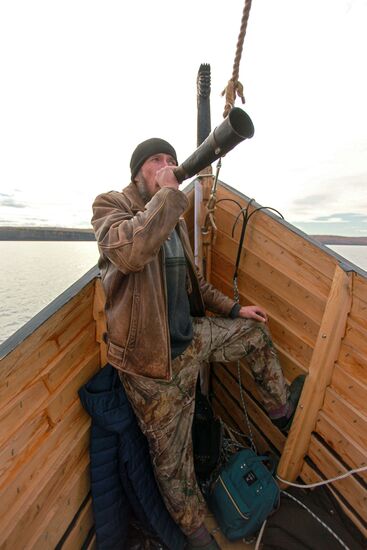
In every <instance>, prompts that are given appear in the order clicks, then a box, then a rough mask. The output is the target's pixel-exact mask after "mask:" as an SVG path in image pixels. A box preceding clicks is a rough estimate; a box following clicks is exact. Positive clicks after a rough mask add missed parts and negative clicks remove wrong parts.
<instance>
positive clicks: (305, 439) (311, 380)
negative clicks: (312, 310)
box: [277, 266, 352, 481]
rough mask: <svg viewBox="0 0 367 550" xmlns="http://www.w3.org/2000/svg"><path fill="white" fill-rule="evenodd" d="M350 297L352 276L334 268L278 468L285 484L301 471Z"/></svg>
mask: <svg viewBox="0 0 367 550" xmlns="http://www.w3.org/2000/svg"><path fill="white" fill-rule="evenodd" d="M351 296H352V276H351V274H350V273H346V272H345V271H343V270H342V269H341V268H340V267H339V266H337V267H336V269H335V272H334V278H333V282H332V285H331V289H330V293H329V297H328V300H327V303H326V307H325V311H324V315H323V318H322V321H321V326H320V330H319V334H318V337H317V340H316V344H315V347H314V351H313V354H312V358H311V362H310V366H309V372H308V376H307V378H306V381H305V385H304V388H303V392H302V395H301V399H300V401H299V404H298V407H297V412H296V415H295V417H294V420H293V423H292V427H291V430H290V433H289V436H288V438H287V441H286V444H285V447H284V450H283V453H282V456H281V459H280V462H279V466H278V471H277V473H278V475H279V477H281V478H282V479H285V480H287V481H294V480H295V479H296V478H297V476H298V475H299V473H300V471H301V468H302V463H303V459H304V456H305V455H306V453H307V450H308V447H309V443H310V439H311V434H312V431H313V430H314V427H315V424H316V420H317V416H318V413H319V410H320V409H321V407H322V404H323V401H324V397H325V391H326V388H327V386H329V385H330V381H331V377H332V373H333V368H334V363H335V361H336V360H337V358H338V354H339V349H340V344H341V340H342V338H343V336H344V334H345V328H346V322H347V317H348V313H349V311H350V308H351V301H352V297H351Z"/></svg>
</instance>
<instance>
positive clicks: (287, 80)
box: [0, 0, 367, 236]
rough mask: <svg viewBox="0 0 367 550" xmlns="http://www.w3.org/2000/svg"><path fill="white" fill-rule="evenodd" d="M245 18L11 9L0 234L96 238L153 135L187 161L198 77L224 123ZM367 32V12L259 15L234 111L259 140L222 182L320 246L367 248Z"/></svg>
mask: <svg viewBox="0 0 367 550" xmlns="http://www.w3.org/2000/svg"><path fill="white" fill-rule="evenodd" d="M243 5H244V1H243V0H230V1H228V0H227V1H226V2H224V1H221V2H219V0H196V1H195V2H194V1H192V0H185V1H181V2H177V1H172V0H154V1H149V0H140V1H135V2H124V1H122V0H119V1H116V0H105V1H104V2H102V1H101V0H99V1H97V0H72V1H71V0H63V1H61V0H58V1H55V0H44V1H41V0H32V1H31V2H30V1H29V0H28V1H25V0H23V1H20V0H2V1H1V2H0V75H1V86H0V225H30V226H32V225H36V226H39V225H41V226H45V225H51V226H64V227H89V226H90V219H91V213H92V211H91V205H92V202H93V200H94V198H95V196H96V195H97V194H99V193H102V192H104V191H109V190H111V189H115V190H121V189H122V188H123V187H125V186H126V185H127V184H128V183H129V162H130V157H131V154H132V151H133V150H134V148H135V146H136V145H137V144H138V143H139V142H140V141H142V140H144V139H147V138H149V137H162V138H164V139H166V140H168V141H170V142H171V143H172V144H173V145H174V146H175V148H176V151H177V154H178V157H179V160H180V161H183V160H185V159H186V158H187V157H188V156H189V155H190V154H191V153H192V152H193V151H194V150H195V148H196V77H197V72H198V69H199V66H200V64H201V63H209V64H210V66H211V120H212V128H214V127H215V126H217V125H219V124H220V123H221V122H222V120H223V116H222V113H223V108H224V99H223V97H222V96H221V91H222V90H223V88H224V87H225V86H226V84H227V82H228V80H229V78H230V77H231V75H232V66H233V60H234V54H235V48H236V43H237V37H238V33H239V29H240V22H241V16H242V10H243ZM366 24H367V0H307V1H306V0H303V1H302V2H301V1H296V0H277V1H275V0H253V2H252V8H251V12H250V19H249V23H248V29H247V34H246V37H245V43H244V50H243V54H242V59H241V65H240V81H241V82H242V84H243V85H244V89H245V97H246V103H245V105H244V106H243V105H242V104H241V102H240V101H239V100H238V101H237V102H236V106H238V107H242V108H244V109H245V110H246V112H247V113H248V114H249V115H250V117H251V119H252V120H253V123H254V126H255V135H254V137H253V138H252V139H248V140H245V141H244V142H243V143H241V144H239V145H238V146H237V147H236V148H235V149H234V150H233V151H231V152H230V153H228V154H227V155H226V157H225V158H224V159H223V166H222V169H221V174H220V179H221V180H222V181H225V182H226V183H228V184H229V185H231V186H232V187H235V188H237V189H238V190H239V191H241V192H242V193H244V194H245V195H247V196H248V197H251V198H254V199H255V200H256V201H257V202H258V203H260V204H262V205H265V206H272V207H274V208H276V209H278V210H279V211H281V212H282V214H283V215H284V217H285V219H286V220H287V221H289V222H290V223H293V224H295V225H296V226H298V227H299V228H301V229H303V230H305V231H306V232H308V233H311V234H317V233H323V234H339V235H352V236H367V191H366V190H367V130H366V129H367V109H366V98H367V78H366V74H365V73H366V69H365V67H366V54H367V33H366ZM214 168H215V166H214Z"/></svg>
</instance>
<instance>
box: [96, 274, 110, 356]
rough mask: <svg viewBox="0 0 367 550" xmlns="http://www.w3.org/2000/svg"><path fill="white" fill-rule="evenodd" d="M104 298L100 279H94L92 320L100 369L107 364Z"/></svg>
mask: <svg viewBox="0 0 367 550" xmlns="http://www.w3.org/2000/svg"><path fill="white" fill-rule="evenodd" d="M105 302H106V298H105V293H104V289H103V286H102V282H101V279H99V278H98V279H96V282H95V287H94V302H93V318H94V320H95V322H96V341H97V342H98V343H99V346H100V361H101V367H104V366H105V364H106V363H107V345H106V342H105V339H104V337H105V334H106V333H107V325H106V316H105V312H104V306H105Z"/></svg>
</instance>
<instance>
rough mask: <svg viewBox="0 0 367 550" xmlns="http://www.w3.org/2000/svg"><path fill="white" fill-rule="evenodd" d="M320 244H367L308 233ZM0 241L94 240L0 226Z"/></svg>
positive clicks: (85, 232) (88, 233) (81, 232)
mask: <svg viewBox="0 0 367 550" xmlns="http://www.w3.org/2000/svg"><path fill="white" fill-rule="evenodd" d="M309 236H310V237H312V238H313V239H315V240H316V241H318V242H319V243H322V244H336V245H338V244H348V245H361V246H366V245H367V237H343V236H340V235H309ZM0 241H95V236H94V232H93V229H92V228H86V229H81V228H70V227H10V226H3V227H1V226H0Z"/></svg>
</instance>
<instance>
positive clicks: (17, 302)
mask: <svg viewBox="0 0 367 550" xmlns="http://www.w3.org/2000/svg"><path fill="white" fill-rule="evenodd" d="M0 258H1V259H0V262H1V279H0V307H1V315H0V343H1V342H3V341H4V340H6V338H8V337H9V336H11V334H13V333H14V332H15V331H16V330H18V328H20V327H21V326H23V325H24V323H26V322H27V321H29V319H31V318H32V317H33V316H34V315H35V314H36V313H38V312H39V311H40V310H41V309H43V308H44V307H45V306H47V304H49V303H50V302H51V301H52V300H53V299H54V298H56V297H57V296H58V295H59V294H61V292H63V291H64V290H66V289H67V288H68V287H69V286H71V285H72V284H73V283H75V281H77V280H78V279H79V278H80V277H81V276H82V275H84V274H85V273H86V272H87V271H88V270H89V269H90V268H92V267H93V266H94V265H95V264H96V263H97V260H98V248H97V244H96V242H95V241H88V242H80V241H75V242H74V241H73V242H64V241H57V242H50V241H47V242H46V241H0Z"/></svg>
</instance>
